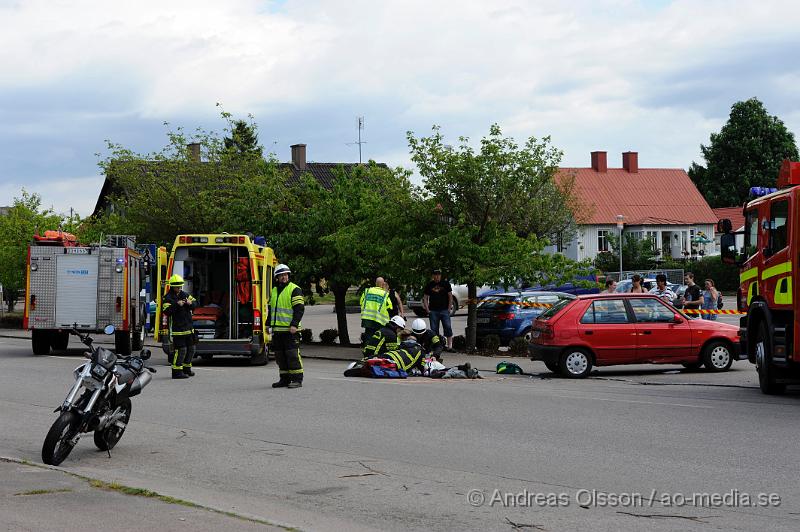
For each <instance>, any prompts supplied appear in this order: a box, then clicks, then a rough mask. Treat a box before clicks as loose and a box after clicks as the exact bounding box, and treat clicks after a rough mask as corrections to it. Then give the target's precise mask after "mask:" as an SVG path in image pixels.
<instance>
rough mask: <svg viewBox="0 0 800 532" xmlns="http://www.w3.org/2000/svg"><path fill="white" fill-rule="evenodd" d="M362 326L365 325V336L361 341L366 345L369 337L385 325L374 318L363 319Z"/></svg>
mask: <svg viewBox="0 0 800 532" xmlns="http://www.w3.org/2000/svg"><path fill="white" fill-rule="evenodd" d="M361 326H362V327H364V338H362V341H361V345H362V346H363V345H366V344H367V342H369V339H370V338H372V337H373V336H375V333H376V332H378V331H379V330H380V329H381V327H383V325H381V324H380V323H378V322H377V321H372V320H361Z"/></svg>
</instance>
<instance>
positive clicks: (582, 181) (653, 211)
mask: <svg viewBox="0 0 800 532" xmlns="http://www.w3.org/2000/svg"><path fill="white" fill-rule="evenodd" d="M558 176H559V178H560V179H565V178H569V177H572V178H574V180H575V194H576V196H577V199H578V204H577V205H576V208H575V212H574V215H575V218H576V219H577V220H578V223H579V225H578V233H577V236H576V238H575V239H573V241H572V242H569V243H560V245H558V246H556V247H557V248H558V249H555V250H554V251H559V252H562V253H563V254H564V255H566V256H567V257H569V258H571V259H574V260H584V259H594V258H595V257H596V256H597V255H598V253H603V252H607V251H612V249H611V243H610V241H609V235H618V234H619V231H620V227H621V228H622V231H624V233H625V234H630V233H632V234H633V235H635V236H636V238H639V239H644V238H649V239H651V240H653V241H654V243H655V249H656V250H659V251H660V253H661V257H662V258H664V259H666V258H673V259H679V258H684V257H692V256H695V257H697V256H702V255H708V254H713V253H714V230H715V226H716V223H717V219H718V218H717V216H716V215H715V214H714V211H712V210H711V207H709V205H708V203H707V202H706V200H705V198H703V196H702V195H701V194H700V191H699V190H697V187H696V186H695V185H694V183H693V182H692V180H691V179H690V178H689V175H688V174H687V173H686V171H685V170H683V169H682V168H639V154H638V153H637V152H625V153H623V154H622V167H621V168H609V167H608V158H607V154H606V152H604V151H595V152H592V153H591V166H590V167H588V168H560V169H559V171H558Z"/></svg>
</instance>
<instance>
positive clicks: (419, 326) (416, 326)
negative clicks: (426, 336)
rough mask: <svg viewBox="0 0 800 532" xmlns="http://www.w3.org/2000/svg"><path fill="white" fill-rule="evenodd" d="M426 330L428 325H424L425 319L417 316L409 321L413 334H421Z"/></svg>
mask: <svg viewBox="0 0 800 532" xmlns="http://www.w3.org/2000/svg"><path fill="white" fill-rule="evenodd" d="M427 330H428V327H427V326H426V325H425V320H422V319H420V318H417V319H415V320H414V321H413V322H412V323H411V332H413V333H414V334H422V333H424V332H425V331H427Z"/></svg>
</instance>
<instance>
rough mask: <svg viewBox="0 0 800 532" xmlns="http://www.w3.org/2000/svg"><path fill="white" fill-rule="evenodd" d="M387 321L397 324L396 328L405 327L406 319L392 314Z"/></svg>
mask: <svg viewBox="0 0 800 532" xmlns="http://www.w3.org/2000/svg"><path fill="white" fill-rule="evenodd" d="M389 321H390V322H391V323H394V324H395V325H397V328H398V329H405V328H406V320H404V319H403V317H402V316H392V319H390V320H389Z"/></svg>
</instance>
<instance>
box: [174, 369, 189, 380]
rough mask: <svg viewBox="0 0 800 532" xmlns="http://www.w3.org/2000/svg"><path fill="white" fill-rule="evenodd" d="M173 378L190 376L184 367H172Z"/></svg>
mask: <svg viewBox="0 0 800 532" xmlns="http://www.w3.org/2000/svg"><path fill="white" fill-rule="evenodd" d="M172 378H173V379H188V378H189V376H188V375H187V374H185V373H184V372H183V370H182V369H175V368H172Z"/></svg>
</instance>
